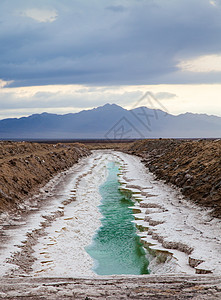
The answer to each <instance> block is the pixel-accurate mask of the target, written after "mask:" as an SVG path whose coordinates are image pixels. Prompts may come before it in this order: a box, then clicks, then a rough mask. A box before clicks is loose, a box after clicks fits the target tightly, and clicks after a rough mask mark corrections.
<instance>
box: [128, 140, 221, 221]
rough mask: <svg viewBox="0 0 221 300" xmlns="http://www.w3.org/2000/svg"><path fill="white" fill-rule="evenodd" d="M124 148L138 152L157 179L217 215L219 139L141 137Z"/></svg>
mask: <svg viewBox="0 0 221 300" xmlns="http://www.w3.org/2000/svg"><path fill="white" fill-rule="evenodd" d="M125 150H126V151H127V152H129V153H131V154H135V155H139V156H141V157H142V158H143V162H144V163H145V165H146V166H147V167H148V168H149V170H150V171H151V172H153V173H154V174H155V175H156V177H157V178H158V179H162V180H164V181H165V182H166V183H171V184H173V185H175V186H177V187H178V188H180V189H181V192H182V193H183V195H184V196H185V197H186V198H189V199H190V200H192V201H193V202H194V203H196V204H198V205H201V206H205V207H209V208H212V215H213V216H215V217H219V218H221V140H195V141H193V140H174V139H157V140H143V141H138V142H135V143H133V144H131V145H129V146H127V147H125Z"/></svg>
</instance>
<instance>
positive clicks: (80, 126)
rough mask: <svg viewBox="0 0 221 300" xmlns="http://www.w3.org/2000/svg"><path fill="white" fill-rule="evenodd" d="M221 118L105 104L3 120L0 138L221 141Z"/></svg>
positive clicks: (0, 126) (0, 125)
mask: <svg viewBox="0 0 221 300" xmlns="http://www.w3.org/2000/svg"><path fill="white" fill-rule="evenodd" d="M220 136H221V117H217V116H211V115H206V114H193V113H185V114H180V115H178V116H174V115H171V114H169V113H166V112H164V111H162V110H159V109H158V110H157V109H150V108H147V107H138V108H135V109H131V110H126V109H124V108H122V107H121V106H118V105H116V104H105V105H104V106H100V107H97V108H94V109H91V110H83V111H81V112H79V113H70V114H65V115H58V114H49V113H42V114H33V115H31V116H28V117H22V118H10V119H4V120H0V139H98V138H99V139H131V138H160V137H162V138H166V137H167V138H220Z"/></svg>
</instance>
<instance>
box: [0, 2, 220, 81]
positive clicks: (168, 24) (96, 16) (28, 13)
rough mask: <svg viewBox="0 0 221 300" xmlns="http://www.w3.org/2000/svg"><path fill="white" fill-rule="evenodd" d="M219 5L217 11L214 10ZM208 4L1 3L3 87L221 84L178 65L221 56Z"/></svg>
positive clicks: (215, 15) (215, 16)
mask: <svg viewBox="0 0 221 300" xmlns="http://www.w3.org/2000/svg"><path fill="white" fill-rule="evenodd" d="M216 3H217V5H216V6H215V4H216ZM220 32H221V6H219V5H218V2H215V1H214V5H212V4H211V3H210V1H209V0H181V1H171V0H156V1H154V0H149V1H148V0H145V1H144V0H140V1H137V0H128V1H125V0H118V1H113V0H112V1H110V0H107V1H99V0H90V1H89V0H88V1H86V0H84V1H79V0H78V1H77V0H76V1H71V0H64V1H60V0H53V1H52V0H51V1H50V0H48V1H43V0H34V1H33V0H32V1H30V0H29V1H28V0H26V1H24V0H20V1H17V0H11V1H7V0H1V2H0V79H3V80H14V83H13V84H12V85H11V86H13V85H14V86H25V85H42V84H68V83H81V84H106V85H109V84H157V83H186V82H189V80H190V78H191V82H192V83H194V82H195V83H201V82H207V83H209V82H220V74H212V76H211V74H193V75H192V77H191V76H189V74H186V73H184V72H181V71H180V70H179V69H178V67H177V63H178V62H179V60H180V59H188V58H192V57H195V56H199V55H206V54H210V53H211V54H213V53H217V52H218V49H220V48H221V38H220Z"/></svg>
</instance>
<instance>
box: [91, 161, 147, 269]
mask: <svg viewBox="0 0 221 300" xmlns="http://www.w3.org/2000/svg"><path fill="white" fill-rule="evenodd" d="M118 173H119V164H117V163H115V162H110V163H109V164H108V177H107V180H106V182H105V183H104V184H103V185H101V186H100V194H101V196H102V201H101V205H100V206H99V209H100V212H101V214H102V216H103V218H102V220H101V223H102V225H101V227H100V228H99V230H98V231H97V233H96V234H95V236H94V239H93V242H92V244H91V245H90V246H89V247H87V248H86V250H87V252H88V253H89V254H90V256H91V257H92V258H93V259H94V261H95V266H94V272H95V273H97V274H98V275H113V274H134V275H141V274H148V273H149V271H148V260H147V258H146V255H145V250H144V248H143V247H142V244H141V242H140V240H139V237H138V236H137V234H136V227H135V225H134V223H132V221H133V220H134V217H133V214H132V213H133V212H132V209H131V208H129V207H131V206H133V204H134V203H133V201H132V200H131V199H129V198H127V197H126V196H125V195H124V194H122V192H121V191H120V190H119V187H120V183H119V182H118V175H117V174H118Z"/></svg>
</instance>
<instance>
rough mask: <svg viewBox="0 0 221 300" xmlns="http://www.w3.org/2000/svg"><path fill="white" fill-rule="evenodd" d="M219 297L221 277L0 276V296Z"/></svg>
mask: <svg viewBox="0 0 221 300" xmlns="http://www.w3.org/2000/svg"><path fill="white" fill-rule="evenodd" d="M18 298H19V299H84V300H94V299H112V300H115V299H162V300H163V299H170V300H175V299H177V300H178V299H179V300H182V299H195V300H196V299H197V300H199V299H201V300H202V299H206V300H210V299H221V277H217V276H216V277H215V276H205V275H204V276H202V275H201V276H199V275H198V276H176V275H173V276H168V275H166V276H153V275H148V276H139V277H138V276H127V277H126V276H124V277H123V276H116V277H109V278H105V277H103V278H87V279H83V278H14V279H8V278H7V279H4V278H2V279H0V299H18Z"/></svg>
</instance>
